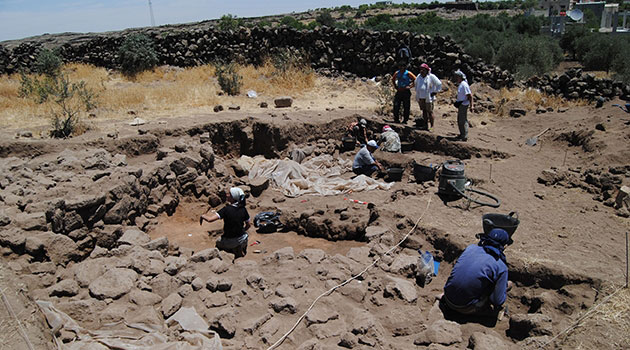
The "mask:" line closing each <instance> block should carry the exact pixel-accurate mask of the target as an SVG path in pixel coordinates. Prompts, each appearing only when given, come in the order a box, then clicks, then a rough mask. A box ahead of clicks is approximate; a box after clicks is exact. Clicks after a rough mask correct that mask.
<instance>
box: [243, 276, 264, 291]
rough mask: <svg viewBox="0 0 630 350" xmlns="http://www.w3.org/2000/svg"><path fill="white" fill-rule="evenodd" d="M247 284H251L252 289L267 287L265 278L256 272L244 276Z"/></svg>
mask: <svg viewBox="0 0 630 350" xmlns="http://www.w3.org/2000/svg"><path fill="white" fill-rule="evenodd" d="M245 281H246V282H247V285H248V286H251V287H252V288H254V289H260V290H264V289H266V288H267V283H265V278H264V277H263V275H261V274H260V273H258V272H253V273H250V274H249V275H247V277H246V278H245Z"/></svg>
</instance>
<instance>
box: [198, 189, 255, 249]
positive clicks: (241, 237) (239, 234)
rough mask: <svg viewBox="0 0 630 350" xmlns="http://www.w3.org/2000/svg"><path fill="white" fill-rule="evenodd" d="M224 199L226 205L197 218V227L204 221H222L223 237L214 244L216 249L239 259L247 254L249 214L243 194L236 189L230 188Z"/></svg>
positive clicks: (249, 225)
mask: <svg viewBox="0 0 630 350" xmlns="http://www.w3.org/2000/svg"><path fill="white" fill-rule="evenodd" d="M225 197H226V199H227V202H228V205H226V206H225V207H223V208H222V209H221V210H219V211H217V212H214V213H212V214H209V213H210V211H208V213H206V214H204V215H201V216H200V217H199V225H202V224H203V222H204V221H207V222H213V221H217V220H219V219H223V235H221V238H220V239H219V240H218V241H217V242H216V247H217V248H218V249H221V250H224V251H226V252H229V253H232V254H234V256H235V257H237V258H240V257H243V256H245V254H247V239H248V238H249V235H248V234H247V230H248V229H249V228H250V227H251V223H250V218H249V213H248V212H247V208H245V193H244V192H243V190H242V189H240V188H238V187H232V188H230V190H229V191H226V193H225Z"/></svg>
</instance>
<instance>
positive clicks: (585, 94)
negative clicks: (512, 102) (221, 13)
mask: <svg viewBox="0 0 630 350" xmlns="http://www.w3.org/2000/svg"><path fill="white" fill-rule="evenodd" d="M526 84H527V85H528V86H530V87H533V88H537V89H540V90H541V91H542V92H544V93H546V94H548V95H556V96H562V97H564V98H567V99H571V100H575V99H578V98H583V99H587V100H595V99H611V98H614V97H615V96H619V97H621V98H622V99H624V100H626V101H628V100H630V85H627V84H623V83H622V82H620V81H614V80H612V79H607V78H596V77H595V76H594V75H593V74H590V73H589V74H583V73H582V70H581V69H570V70H568V71H567V72H565V73H563V74H560V75H558V74H554V75H550V74H545V75H543V76H542V77H533V78H531V79H529V80H528V81H527V82H526Z"/></svg>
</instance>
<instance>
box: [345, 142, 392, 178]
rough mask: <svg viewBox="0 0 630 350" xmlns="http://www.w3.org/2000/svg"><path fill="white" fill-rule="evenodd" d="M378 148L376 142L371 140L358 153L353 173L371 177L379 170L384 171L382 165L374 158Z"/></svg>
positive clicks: (353, 164)
mask: <svg viewBox="0 0 630 350" xmlns="http://www.w3.org/2000/svg"><path fill="white" fill-rule="evenodd" d="M377 148H378V145H377V144H376V141H374V140H370V141H368V143H367V144H366V145H365V146H363V147H362V148H361V149H360V150H359V152H357V155H356V156H355V157H354V162H353V163H352V171H353V172H354V173H355V174H357V175H366V176H370V175H372V173H373V172H375V171H377V170H378V169H381V171H384V169H383V166H382V165H381V163H379V162H378V161H377V160H376V159H374V156H372V153H374V151H376V149H377Z"/></svg>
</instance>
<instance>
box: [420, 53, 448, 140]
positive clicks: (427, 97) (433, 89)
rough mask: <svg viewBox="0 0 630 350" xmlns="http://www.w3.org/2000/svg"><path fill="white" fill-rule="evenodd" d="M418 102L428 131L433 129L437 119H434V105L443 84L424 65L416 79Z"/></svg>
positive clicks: (426, 65)
mask: <svg viewBox="0 0 630 350" xmlns="http://www.w3.org/2000/svg"><path fill="white" fill-rule="evenodd" d="M415 85H416V101H418V106H419V107H420V110H421V111H422V118H423V119H424V121H425V123H426V125H427V129H428V128H429V125H430V127H431V128H432V127H433V124H434V122H435V119H434V118H433V103H434V102H435V95H437V93H438V92H440V91H442V82H441V81H440V79H438V77H437V76H435V74H433V73H431V68H430V67H429V65H428V64H426V63H423V64H422V65H421V66H420V74H418V77H417V78H416V82H415Z"/></svg>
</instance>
